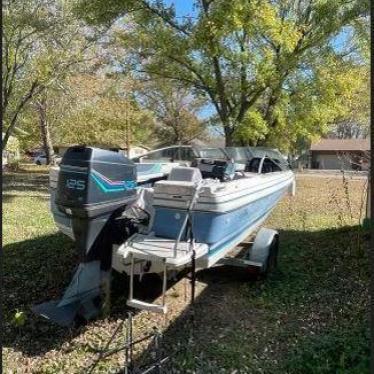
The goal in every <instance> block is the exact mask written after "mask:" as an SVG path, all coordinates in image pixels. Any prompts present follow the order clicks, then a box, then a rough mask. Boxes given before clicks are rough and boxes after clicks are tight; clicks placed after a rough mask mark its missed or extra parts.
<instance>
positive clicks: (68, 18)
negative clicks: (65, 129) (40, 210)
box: [2, 0, 94, 153]
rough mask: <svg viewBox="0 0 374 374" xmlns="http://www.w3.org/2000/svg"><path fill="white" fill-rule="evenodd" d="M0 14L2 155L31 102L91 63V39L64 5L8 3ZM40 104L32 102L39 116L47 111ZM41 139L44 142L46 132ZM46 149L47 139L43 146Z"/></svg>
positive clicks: (45, 0) (18, 0) (36, 1)
mask: <svg viewBox="0 0 374 374" xmlns="http://www.w3.org/2000/svg"><path fill="white" fill-rule="evenodd" d="M3 14H4V30H3V48H4V49H3V59H2V67H3V84H2V113H3V119H4V128H5V136H4V139H3V149H4V148H5V147H6V144H7V142H8V139H9V137H10V136H11V134H13V133H14V132H15V131H17V129H19V126H20V123H21V122H22V116H23V115H24V114H25V110H26V109H28V107H29V106H30V105H31V104H32V101H33V100H34V101H35V100H36V98H37V97H38V96H39V95H42V94H43V95H44V94H45V93H44V91H46V90H47V89H49V88H51V87H53V85H55V84H56V83H58V82H59V81H60V80H62V79H63V78H64V77H65V76H66V75H67V74H68V73H69V72H71V70H72V68H73V67H76V66H77V65H78V64H79V63H81V62H83V61H84V60H86V59H87V58H91V57H88V49H89V47H90V46H91V44H92V40H94V38H91V39H89V38H87V37H86V35H85V34H84V33H82V27H81V25H80V24H79V23H78V22H77V21H75V20H74V19H73V17H72V13H71V11H70V5H69V2H68V1H57V2H56V1H52V0H32V1H27V2H25V1H22V0H12V1H6V2H5V3H4V6H3ZM42 101H44V99H43V97H42V98H41V99H38V100H36V105H37V107H38V111H39V113H40V114H41V113H42V111H43V110H44V109H43V108H44V107H45V105H44V104H41V102H42ZM34 104H35V103H34ZM41 115H42V114H41ZM43 116H44V117H45V114H43ZM46 126H48V124H47V123H45V126H43V128H44V129H47V128H46ZM47 130H48V129H47ZM45 134H46V136H48V131H47V132H45ZM49 143H50V139H49V140H48V141H46V142H45V144H46V145H47V144H49ZM47 153H50V152H47Z"/></svg>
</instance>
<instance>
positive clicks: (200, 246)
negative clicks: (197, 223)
mask: <svg viewBox="0 0 374 374" xmlns="http://www.w3.org/2000/svg"><path fill="white" fill-rule="evenodd" d="M174 246H175V239H167V238H160V237H157V236H154V235H153V234H152V233H151V234H147V235H144V234H134V235H133V236H132V237H131V239H129V240H128V241H127V242H126V243H125V249H126V250H128V252H129V253H131V254H132V255H133V256H134V258H137V259H142V260H148V261H160V262H161V261H165V264H166V265H167V266H168V268H172V267H180V266H183V265H186V264H189V263H190V262H191V256H192V251H191V245H190V243H189V242H186V241H180V242H179V243H178V247H177V249H176V251H174ZM194 249H195V253H196V258H199V257H201V256H204V255H205V254H207V253H208V245H207V244H205V243H195V244H194Z"/></svg>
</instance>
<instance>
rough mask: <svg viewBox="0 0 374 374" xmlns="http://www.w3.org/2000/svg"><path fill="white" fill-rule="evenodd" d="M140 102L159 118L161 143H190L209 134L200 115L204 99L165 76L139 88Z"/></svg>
mask: <svg viewBox="0 0 374 374" xmlns="http://www.w3.org/2000/svg"><path fill="white" fill-rule="evenodd" d="M139 94H140V96H141V100H140V102H141V103H142V105H143V106H144V107H145V108H147V109H148V110H149V111H150V112H152V113H154V116H155V118H156V121H157V123H156V126H155V135H156V137H157V138H158V139H159V141H160V142H161V143H162V144H166V145H169V144H187V143H189V142H190V141H192V140H194V139H196V138H200V139H202V138H204V137H205V136H206V123H204V122H203V121H202V120H200V119H199V118H198V112H199V110H200V109H201V108H202V106H203V105H204V104H205V102H206V101H205V100H204V99H201V98H200V99H198V98H195V97H193V95H191V91H190V90H189V89H186V88H184V87H182V86H180V85H177V84H175V83H172V82H170V81H168V80H165V79H163V80H162V79H157V80H154V81H152V82H149V83H146V84H142V85H141V86H140V87H139Z"/></svg>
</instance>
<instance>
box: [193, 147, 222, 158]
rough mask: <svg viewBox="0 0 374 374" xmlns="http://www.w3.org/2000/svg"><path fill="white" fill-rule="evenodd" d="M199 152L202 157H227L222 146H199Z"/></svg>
mask: <svg viewBox="0 0 374 374" xmlns="http://www.w3.org/2000/svg"><path fill="white" fill-rule="evenodd" d="M197 153H198V155H199V157H201V158H223V159H226V158H227V156H226V155H225V153H224V152H223V151H222V149H220V148H199V149H198V150H197Z"/></svg>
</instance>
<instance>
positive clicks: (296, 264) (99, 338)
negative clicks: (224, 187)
mask: <svg viewBox="0 0 374 374" xmlns="http://www.w3.org/2000/svg"><path fill="white" fill-rule="evenodd" d="M47 186H48V177H47V175H46V174H43V173H38V172H33V173H31V172H30V171H27V172H26V171H24V172H20V173H7V174H5V178H4V186H3V187H4V195H3V209H4V218H3V235H4V236H3V245H4V256H3V264H4V265H3V274H4V282H3V285H4V286H3V289H2V292H3V296H2V300H3V319H4V320H3V328H4V330H3V345H4V347H5V348H4V351H3V361H4V372H11V373H63V372H64V373H78V372H85V371H87V370H86V368H87V367H89V366H90V365H91V364H92V362H93V360H94V359H95V358H96V357H97V355H96V354H95V352H94V350H93V347H99V346H101V347H103V345H104V344H105V343H106V342H107V341H108V339H109V338H110V336H111V334H112V333H113V331H114V330H115V329H116V327H117V326H118V324H119V323H120V322H121V321H123V320H124V319H126V316H127V314H126V313H127V311H126V309H125V300H126V290H127V284H126V280H125V279H123V278H118V277H117V278H116V281H115V284H114V287H113V298H112V314H111V316H110V318H107V319H104V320H98V321H95V322H91V323H89V324H87V325H86V326H82V327H79V328H76V329H70V330H66V329H63V328H59V327H56V326H54V325H51V324H48V323H47V322H45V321H44V320H42V319H40V318H37V317H35V316H33V315H32V314H31V312H30V307H31V305H32V304H34V303H36V302H42V301H44V300H49V299H51V298H54V297H59V296H60V295H61V292H62V291H63V289H64V287H65V286H66V285H67V284H68V282H69V280H70V278H71V275H72V273H73V271H74V265H75V263H76V260H77V259H76V256H75V254H74V249H73V245H72V242H71V241H70V240H69V239H68V238H65V237H64V236H63V235H61V234H59V233H58V232H57V230H56V229H55V227H54V224H53V220H52V217H51V216H50V214H49V211H48V205H49V201H48V188H47ZM364 189H365V180H364V179H352V178H351V176H349V177H347V178H336V177H335V176H334V177H331V178H330V177H329V176H328V175H327V176H325V177H318V178H313V177H312V176H307V175H303V176H299V177H298V178H297V195H296V197H295V198H285V199H284V200H283V201H282V203H281V204H279V205H278V207H277V208H276V210H275V211H274V212H273V213H272V215H271V217H270V218H269V220H268V222H267V224H266V226H267V227H272V228H276V229H278V230H279V231H280V238H281V240H280V258H279V268H278V270H277V271H276V272H275V273H274V274H272V275H271V276H270V277H269V278H268V279H266V280H254V279H250V278H249V277H248V276H247V274H245V273H244V272H243V271H238V270H236V269H230V268H215V269H210V270H205V271H201V272H199V273H198V281H197V290H196V291H197V292H196V294H197V295H196V302H195V305H194V306H193V307H192V306H190V305H188V303H187V302H186V298H187V299H188V297H189V292H190V289H189V285H188V281H186V279H185V278H182V279H180V280H178V281H176V282H175V283H174V284H173V285H171V286H170V288H169V291H168V294H167V302H168V305H169V310H170V311H169V313H168V315H167V316H166V318H165V319H164V317H162V316H160V315H155V314H150V313H147V312H140V313H137V314H136V315H135V317H134V335H135V337H138V336H141V335H143V334H145V333H149V332H150V331H151V330H152V328H153V327H154V326H157V327H158V328H160V329H161V330H162V331H163V334H164V348H165V350H166V352H167V353H168V354H170V355H171V361H170V362H169V364H168V366H167V368H166V369H165V371H164V372H166V373H174V372H175V373H231V374H233V373H283V372H284V373H286V372H288V373H331V372H337V371H338V370H340V372H353V371H354V372H357V373H366V372H367V373H368V372H369V368H368V363H369V348H368V340H369V337H368V322H367V321H368V318H367V307H368V292H367V289H368V281H369V275H368V261H367V251H368V237H367V233H366V232H365V231H364V230H363V229H362V228H361V227H360V226H358V223H359V220H360V215H363V213H364V211H365V207H364V203H365V197H364V196H363V191H364ZM144 282H145V283H144V284H143V293H142V295H141V296H144V297H146V298H149V299H152V298H153V299H154V298H157V296H158V294H157V292H158V291H159V287H158V286H159V283H158V281H157V280H155V279H154V278H153V279H148V280H147V279H145V280H144ZM186 282H187V283H186ZM144 290H145V291H144ZM138 292H140V291H139V289H138ZM139 296H140V295H139ZM123 341H124V335H123V333H122V332H120V333H119V334H118V335H117V336H116V338H115V339H114V342H113V344H112V346H114V345H116V344H119V343H121V342H123ZM135 353H136V363H137V364H140V363H141V362H143V361H144V360H146V359H148V358H149V354H148V347H147V345H141V346H139V347H137V350H136V352H135ZM123 362H124V356H123V353H119V354H116V355H113V356H111V357H110V358H109V359H106V360H103V361H101V362H100V363H99V364H98V365H97V366H96V369H95V372H96V373H107V372H112V373H115V372H120V370H121V368H123Z"/></svg>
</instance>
